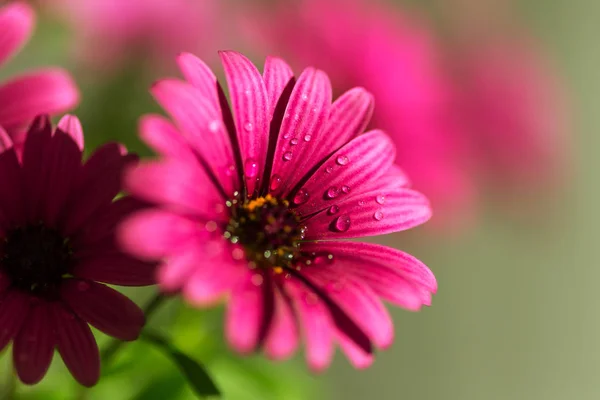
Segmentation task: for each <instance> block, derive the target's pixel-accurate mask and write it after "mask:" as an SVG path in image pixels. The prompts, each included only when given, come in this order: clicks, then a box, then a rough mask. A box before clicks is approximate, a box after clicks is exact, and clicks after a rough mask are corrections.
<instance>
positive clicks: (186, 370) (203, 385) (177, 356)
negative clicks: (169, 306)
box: [141, 331, 221, 397]
mask: <svg viewBox="0 0 600 400" xmlns="http://www.w3.org/2000/svg"><path fill="white" fill-rule="evenodd" d="M141 338H142V339H143V340H145V341H146V342H148V343H152V344H153V345H155V346H157V347H158V348H159V349H161V350H162V351H163V352H164V353H165V354H167V355H168V356H169V357H170V358H171V360H172V361H173V362H174V363H175V364H176V365H177V367H178V368H179V369H180V370H181V372H182V373H183V375H184V376H185V378H186V380H187V381H188V383H189V385H190V386H191V388H192V389H193V390H194V392H195V393H196V394H197V395H198V396H200V397H210V396H219V397H220V395H221V394H220V391H219V389H218V388H217V386H216V385H215V383H214V382H213V381H212V379H211V377H210V376H209V375H208V373H207V372H206V370H205V369H204V367H203V366H202V365H200V363H198V362H197V361H196V360H194V359H193V358H191V357H189V356H187V355H186V354H184V353H182V352H181V351H179V350H177V349H176V348H175V347H173V345H172V344H171V343H169V341H168V340H167V339H165V338H164V337H162V336H160V335H159V334H157V333H154V332H147V331H146V332H144V333H142V336H141Z"/></svg>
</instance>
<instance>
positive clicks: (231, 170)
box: [225, 164, 235, 176]
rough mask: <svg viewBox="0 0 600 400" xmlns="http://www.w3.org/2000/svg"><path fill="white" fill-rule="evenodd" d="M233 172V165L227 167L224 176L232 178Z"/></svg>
mask: <svg viewBox="0 0 600 400" xmlns="http://www.w3.org/2000/svg"><path fill="white" fill-rule="evenodd" d="M234 172H235V165H233V164H232V165H230V166H229V167H227V168H225V176H233V173H234Z"/></svg>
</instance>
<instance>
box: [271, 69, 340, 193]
mask: <svg viewBox="0 0 600 400" xmlns="http://www.w3.org/2000/svg"><path fill="white" fill-rule="evenodd" d="M330 106H331V83H330V82H329V78H328V77H327V75H326V74H325V73H324V72H322V71H319V70H315V69H313V68H307V69H306V70H305V71H304V72H303V73H302V75H300V77H299V78H298V82H297V83H296V85H295V86H294V89H293V91H292V94H291V96H290V99H289V102H288V105H287V109H286V111H285V117H284V118H283V121H282V123H281V129H280V132H279V138H278V141H277V148H276V150H275V158H274V159H273V171H272V173H271V177H272V178H271V179H273V176H275V175H277V176H278V177H280V178H281V177H285V179H282V184H281V185H280V186H279V188H277V190H275V192H276V193H277V194H278V195H279V196H285V195H287V194H288V193H289V191H290V190H291V189H292V188H293V185H295V184H296V183H297V182H298V181H299V180H300V179H301V178H302V177H304V176H305V175H306V174H307V173H308V172H309V171H310V170H311V169H312V168H313V167H314V166H315V165H316V164H317V163H318V162H319V161H321V160H320V159H318V158H315V157H313V154H314V153H315V152H316V148H319V147H320V146H321V137H322V134H323V128H324V126H325V124H326V123H327V116H328V114H329V108H330ZM307 139H308V140H307Z"/></svg>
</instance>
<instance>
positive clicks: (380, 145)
mask: <svg viewBox="0 0 600 400" xmlns="http://www.w3.org/2000/svg"><path fill="white" fill-rule="evenodd" d="M220 55H221V59H222V62H223V66H224V69H225V75H226V77H227V82H228V87H229V96H230V98H231V107H232V109H233V110H231V109H230V107H229V105H228V104H227V102H226V100H225V95H224V94H223V92H222V90H221V88H220V86H219V85H218V83H217V81H216V78H215V76H214V75H213V73H212V72H211V70H210V69H209V68H208V67H207V66H206V65H205V64H204V63H203V62H202V61H200V60H199V59H198V58H196V57H194V56H192V55H191V54H183V55H181V56H180V57H179V58H178V63H179V66H180V68H181V70H182V72H183V74H184V76H185V78H186V81H185V82H184V81H180V80H176V79H166V80H162V81H160V82H158V83H157V84H156V85H155V86H154V87H153V88H152V93H153V95H154V97H155V98H156V99H157V101H158V102H159V103H160V104H161V105H162V106H163V107H164V108H165V109H166V110H167V112H168V113H169V114H170V115H171V117H172V118H173V120H174V121H175V123H176V125H177V127H175V126H174V125H172V124H171V123H170V122H169V121H167V120H165V119H164V118H162V117H160V116H154V115H152V116H147V117H145V118H144V119H143V120H142V123H141V132H142V137H143V138H144V140H145V141H146V142H147V143H148V144H149V145H150V146H152V147H153V148H154V149H155V150H156V151H157V152H158V153H160V155H161V156H162V157H161V159H160V160H158V161H147V162H144V163H142V164H140V165H139V166H137V167H132V168H131V169H129V170H128V171H127V172H126V174H125V184H126V188H127V189H128V190H129V191H130V192H131V193H133V194H134V195H135V196H138V197H139V198H141V199H143V200H145V201H149V202H152V203H154V204H156V207H155V208H153V209H149V210H146V211H142V212H140V213H138V214H136V215H134V216H133V217H131V218H130V219H128V220H127V221H126V222H125V223H124V224H123V225H122V229H121V235H120V236H121V239H122V242H123V244H124V247H125V248H127V249H128V250H129V251H131V252H132V253H133V254H135V255H137V256H139V257H141V258H143V259H148V260H162V266H161V267H160V270H159V274H158V281H159V283H160V285H161V287H162V289H163V290H165V291H169V292H172V291H181V292H182V293H183V296H184V298H185V299H186V300H187V301H188V302H189V303H191V304H193V305H196V306H207V305H210V304H213V303H215V302H217V301H219V300H220V299H221V298H223V297H224V296H227V297H228V309H227V316H226V336H227V339H228V341H229V343H230V344H231V345H232V346H233V348H235V349H236V350H238V351H240V352H250V351H253V350H255V349H257V348H259V347H264V349H265V351H266V353H267V355H269V356H270V357H272V358H276V359H280V358H285V357H287V356H289V355H290V354H292V353H293V352H294V350H295V349H296V347H297V345H298V342H299V338H300V336H301V335H302V336H303V337H304V340H305V342H306V354H307V359H308V363H309V365H310V366H311V367H312V368H314V369H316V370H320V369H323V368H325V367H327V366H328V365H329V363H330V360H331V357H332V355H333V349H334V344H336V343H337V344H339V345H340V346H341V348H342V349H343V350H344V352H345V353H346V354H347V355H348V357H349V358H350V360H351V361H352V362H353V364H354V365H356V366H357V367H366V366H368V365H369V364H370V363H371V361H372V345H374V346H376V347H379V348H385V347H387V346H389V345H390V344H391V343H392V340H393V336H394V332H393V326H392V321H391V319H390V317H389V315H388V313H387V311H386V309H385V307H384V306H383V304H382V302H381V299H384V300H387V301H390V302H392V303H394V304H396V305H399V306H401V307H404V308H407V309H409V310H418V309H419V308H420V307H421V306H422V305H423V304H425V305H429V304H430V301H431V293H434V292H435V291H436V288H437V284H436V281H435V278H434V276H433V274H432V273H431V271H430V270H429V269H428V268H427V267H426V266H425V265H423V264H422V263H421V262H420V261H418V260H416V259H415V258H413V257H412V256H410V255H408V254H406V253H403V252H401V251H398V250H395V249H392V248H388V247H385V246H380V245H376V244H370V243H358V242H351V241H340V240H339V239H346V238H357V237H364V236H370V235H379V234H384V233H389V232H396V231H401V230H405V229H409V228H412V227H414V226H416V225H419V224H421V223H423V222H425V221H426V220H427V219H429V217H430V214H431V211H430V208H429V204H428V202H427V199H426V198H425V197H424V196H423V195H421V194H420V193H418V192H416V191H414V190H411V189H409V188H408V187H407V179H406V177H405V175H404V174H403V173H402V172H401V171H400V170H399V169H398V168H397V167H395V166H393V163H394V158H395V146H394V144H393V143H392V141H391V140H390V139H389V138H388V137H387V135H386V134H385V133H384V132H382V131H380V130H372V131H368V132H366V133H363V131H364V129H365V127H366V126H367V124H368V123H369V120H370V118H371V113H372V111H373V98H372V96H371V94H370V93H368V92H367V91H366V90H364V89H362V88H354V89H352V90H350V91H348V92H346V93H344V94H343V95H342V96H340V97H339V98H338V99H337V100H336V101H334V102H333V103H332V90H331V84H330V82H329V78H328V77H327V75H326V74H325V73H323V72H322V71H320V70H317V69H314V68H307V69H306V70H304V71H303V72H302V74H301V75H300V76H299V78H298V79H297V80H296V79H295V78H294V77H293V74H292V70H291V69H290V67H289V66H288V65H287V64H286V63H285V62H284V61H282V60H281V59H278V58H267V61H266V64H265V69H264V73H263V75H262V76H261V75H260V73H259V72H258V70H257V69H256V67H255V66H254V65H252V64H251V63H250V61H248V59H246V58H245V57H244V56H242V55H240V54H238V53H235V52H229V51H228V52H221V53H220ZM232 111H233V112H232Z"/></svg>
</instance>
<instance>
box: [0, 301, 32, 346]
mask: <svg viewBox="0 0 600 400" xmlns="http://www.w3.org/2000/svg"><path fill="white" fill-rule="evenodd" d="M0 296H2V297H0V299H1V301H0V326H1V327H2V329H0V351H2V350H3V349H4V347H6V345H7V344H8V342H10V340H11V339H13V338H14V337H15V336H17V333H18V332H19V330H20V329H21V326H22V325H23V322H24V321H25V318H27V314H29V302H30V300H29V297H28V296H26V295H24V294H22V293H21V292H19V291H17V290H8V291H6V292H5V293H2V294H0Z"/></svg>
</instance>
